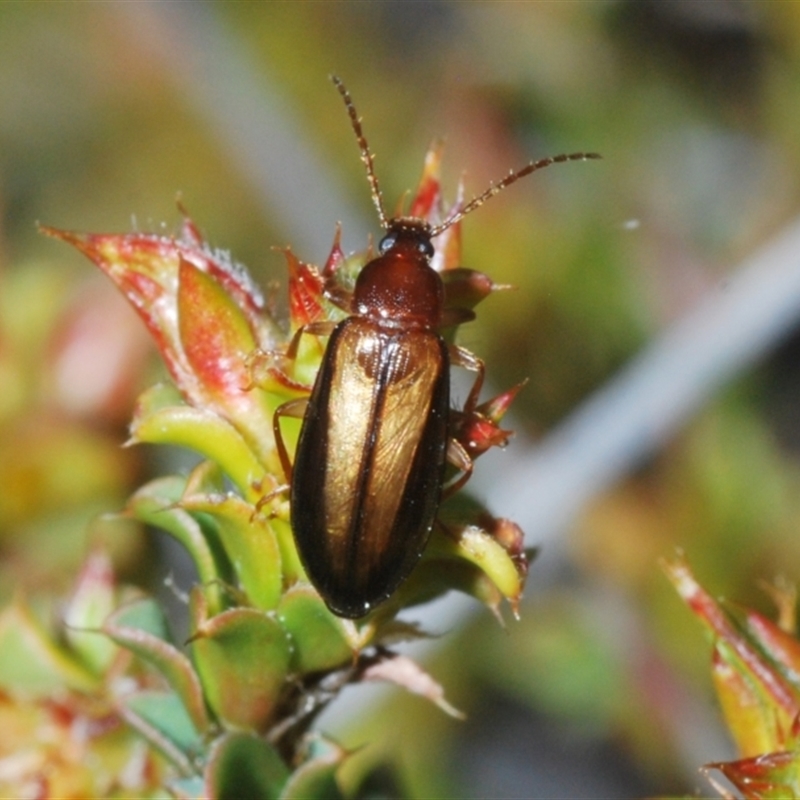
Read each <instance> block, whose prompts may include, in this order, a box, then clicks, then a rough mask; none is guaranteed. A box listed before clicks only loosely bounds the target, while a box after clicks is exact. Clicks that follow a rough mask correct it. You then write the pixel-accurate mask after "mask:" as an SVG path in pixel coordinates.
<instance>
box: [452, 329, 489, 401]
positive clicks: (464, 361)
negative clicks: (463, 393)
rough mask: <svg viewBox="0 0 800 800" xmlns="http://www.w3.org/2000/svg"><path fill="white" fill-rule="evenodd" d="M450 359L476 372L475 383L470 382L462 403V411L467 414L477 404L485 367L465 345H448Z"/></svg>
mask: <svg viewBox="0 0 800 800" xmlns="http://www.w3.org/2000/svg"><path fill="white" fill-rule="evenodd" d="M450 361H451V363H453V364H457V365H458V366H459V367H464V369H468V370H469V371H470V372H476V373H477V375H476V376H475V383H473V384H472V388H471V389H470V390H469V394H468V395H467V402H466V403H464V413H465V414H469V413H471V412H472V411H474V409H475V406H477V405H478V397H479V396H480V393H481V388H482V387H483V376H484V374H485V372H486V367H485V366H484V364H483V361H482V360H481V359H480V358H478V356H476V355H475V353H472V352H470V351H469V350H467V349H466V348H465V347H459V346H458V345H457V344H453V345H450Z"/></svg>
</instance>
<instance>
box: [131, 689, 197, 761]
mask: <svg viewBox="0 0 800 800" xmlns="http://www.w3.org/2000/svg"><path fill="white" fill-rule="evenodd" d="M120 713H121V714H122V716H123V717H124V719H125V721H126V722H127V723H128V724H129V725H130V726H131V727H133V728H135V729H136V730H137V731H139V733H140V734H141V735H142V736H144V737H145V739H147V741H149V742H150V743H151V744H152V745H153V747H155V748H157V749H158V750H159V751H160V752H161V753H162V754H163V755H164V756H165V757H166V758H168V759H169V760H170V761H171V762H172V763H173V764H175V766H176V767H178V769H180V770H181V771H182V772H184V773H185V774H187V775H188V774H190V773H191V772H192V769H193V767H192V762H193V761H194V759H195V758H197V757H198V756H199V755H201V754H202V752H203V738H202V736H201V735H200V734H199V733H198V731H197V729H196V728H195V727H194V725H193V723H192V720H191V719H190V717H189V715H188V714H187V713H186V709H185V708H184V706H183V703H182V702H181V700H180V698H179V697H178V696H177V695H175V694H172V693H171V692H158V691H141V692H134V693H132V694H129V695H127V696H125V697H123V698H121V700H120Z"/></svg>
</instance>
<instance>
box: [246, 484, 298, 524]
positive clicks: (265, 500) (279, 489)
mask: <svg viewBox="0 0 800 800" xmlns="http://www.w3.org/2000/svg"><path fill="white" fill-rule="evenodd" d="M289 489H290V486H289V484H288V483H282V484H280V486H276V487H275V488H274V489H273V490H272V491H270V492H268V493H267V494H265V495H264V496H263V497H262V498H261V499H260V500H258V502H257V503H256V508H255V511H253V515H252V516H251V517H250V522H252V521H253V520H254V519H255V517H256V515H258V514H260V513H261V509H262V508H264V506H266V505H268V504H269V503H271V502H272V501H273V500H274V499H275V498H276V497H278V496H279V495H281V494H284V493H286V492H288V491H289ZM274 516H275V512H272V513H271V514H270V515H269V519H272V518H273V517H274Z"/></svg>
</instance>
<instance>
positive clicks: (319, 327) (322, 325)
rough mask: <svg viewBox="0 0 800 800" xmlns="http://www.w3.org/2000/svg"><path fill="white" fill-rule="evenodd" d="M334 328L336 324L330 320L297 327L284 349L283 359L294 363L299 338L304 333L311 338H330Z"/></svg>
mask: <svg viewBox="0 0 800 800" xmlns="http://www.w3.org/2000/svg"><path fill="white" fill-rule="evenodd" d="M335 327H336V323H335V322H332V321H330V320H318V321H317V322H309V323H307V324H306V325H303V326H301V327H299V328H298V329H297V330H296V331H295V333H294V336H292V340H291V341H290V342H289V346H288V347H287V348H286V353H285V354H284V358H288V359H289V360H290V361H294V359H295V358H296V357H297V349H298V348H299V347H300V337H301V336H302V335H303V334H304V333H310V334H311V335H312V336H330V335H331V334H332V333H333V329H334V328H335Z"/></svg>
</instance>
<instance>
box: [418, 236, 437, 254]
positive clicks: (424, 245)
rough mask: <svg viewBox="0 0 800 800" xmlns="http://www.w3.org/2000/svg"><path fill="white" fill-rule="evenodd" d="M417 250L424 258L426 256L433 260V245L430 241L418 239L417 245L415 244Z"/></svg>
mask: <svg viewBox="0 0 800 800" xmlns="http://www.w3.org/2000/svg"><path fill="white" fill-rule="evenodd" d="M417 249H418V250H419V251H420V253H422V254H423V255H424V256H427V257H428V258H433V245H432V244H431V240H430V239H420V240H419V243H418V244H417Z"/></svg>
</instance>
